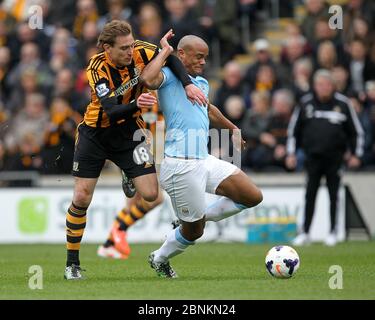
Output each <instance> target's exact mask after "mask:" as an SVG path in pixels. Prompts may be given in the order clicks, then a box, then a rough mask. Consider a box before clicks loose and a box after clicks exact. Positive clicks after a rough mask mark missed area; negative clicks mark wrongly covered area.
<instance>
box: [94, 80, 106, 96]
mask: <svg viewBox="0 0 375 320" xmlns="http://www.w3.org/2000/svg"><path fill="white" fill-rule="evenodd" d="M95 90H96V94H97V96H98V97H99V98H102V97H104V96H106V95H107V94H108V93H109V88H108V87H107V84H106V83H100V84H98V85H97V86H96V88H95Z"/></svg>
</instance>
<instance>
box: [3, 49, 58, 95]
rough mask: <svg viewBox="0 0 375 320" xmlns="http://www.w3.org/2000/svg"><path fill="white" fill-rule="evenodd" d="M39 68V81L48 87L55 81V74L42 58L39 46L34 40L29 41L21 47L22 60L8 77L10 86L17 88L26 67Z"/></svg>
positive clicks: (41, 84) (44, 86)
mask: <svg viewBox="0 0 375 320" xmlns="http://www.w3.org/2000/svg"><path fill="white" fill-rule="evenodd" d="M30 68H33V69H34V70H38V83H39V85H40V86H42V87H43V88H48V87H49V86H50V85H51V83H52V82H53V74H52V72H51V69H50V68H49V66H48V64H47V63H45V62H44V61H42V60H41V58H40V55H39V48H38V46H37V45H36V44H35V43H33V42H28V43H25V44H24V45H22V47H21V60H20V62H19V63H18V64H17V65H16V66H15V67H14V68H13V69H12V70H11V71H10V73H9V76H8V77H7V85H8V87H9V88H15V87H16V86H17V85H18V84H19V83H20V81H21V76H22V74H23V73H24V71H25V70H26V69H30Z"/></svg>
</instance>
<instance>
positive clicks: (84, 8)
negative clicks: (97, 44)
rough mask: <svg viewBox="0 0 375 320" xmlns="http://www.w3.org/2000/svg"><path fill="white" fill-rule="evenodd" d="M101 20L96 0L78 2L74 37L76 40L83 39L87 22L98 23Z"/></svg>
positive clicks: (80, 0) (79, 0)
mask: <svg viewBox="0 0 375 320" xmlns="http://www.w3.org/2000/svg"><path fill="white" fill-rule="evenodd" d="M98 20H99V14H98V9H97V7H96V3H95V1H94V0H78V1H77V14H76V16H75V19H74V25H73V35H74V37H75V38H76V39H81V37H82V32H83V26H84V25H85V22H87V21H92V22H95V23H97V22H98Z"/></svg>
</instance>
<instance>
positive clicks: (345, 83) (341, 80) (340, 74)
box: [332, 65, 352, 95]
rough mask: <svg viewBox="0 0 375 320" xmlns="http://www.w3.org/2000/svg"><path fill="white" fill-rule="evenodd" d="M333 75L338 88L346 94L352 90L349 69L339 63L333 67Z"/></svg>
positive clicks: (338, 90)
mask: <svg viewBox="0 0 375 320" xmlns="http://www.w3.org/2000/svg"><path fill="white" fill-rule="evenodd" d="M332 77H333V80H334V81H335V84H336V90H337V92H339V93H342V94H344V95H349V94H350V93H351V92H352V90H351V88H350V77H349V72H348V70H347V69H346V68H345V67H344V66H342V65H337V66H335V67H334V68H333V69H332Z"/></svg>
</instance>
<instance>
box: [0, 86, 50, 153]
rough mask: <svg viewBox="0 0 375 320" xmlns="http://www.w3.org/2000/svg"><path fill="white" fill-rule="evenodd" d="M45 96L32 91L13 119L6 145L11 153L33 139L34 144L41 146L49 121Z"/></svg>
mask: <svg viewBox="0 0 375 320" xmlns="http://www.w3.org/2000/svg"><path fill="white" fill-rule="evenodd" d="M45 103H46V102H45V97H44V96H43V95H42V94H40V93H32V94H30V95H28V96H27V97H26V99H25V106H24V108H22V109H21V110H20V111H19V112H18V114H17V115H16V116H15V117H14V118H13V119H12V121H11V123H10V128H9V130H8V132H7V135H6V136H5V145H6V148H7V150H8V151H9V152H10V153H14V152H16V151H17V149H18V146H19V145H20V144H21V143H26V141H29V140H30V136H31V137H32V139H33V145H36V146H38V147H39V148H40V147H41V146H42V145H43V142H44V130H43V128H46V126H47V123H48V112H47V110H46V105H45Z"/></svg>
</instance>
